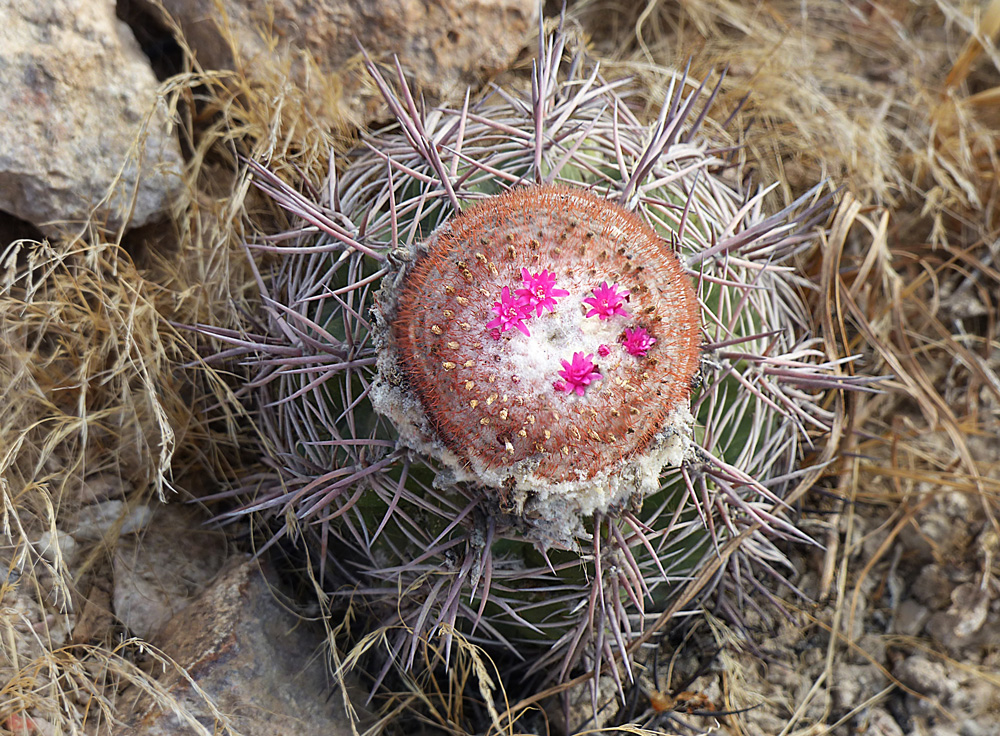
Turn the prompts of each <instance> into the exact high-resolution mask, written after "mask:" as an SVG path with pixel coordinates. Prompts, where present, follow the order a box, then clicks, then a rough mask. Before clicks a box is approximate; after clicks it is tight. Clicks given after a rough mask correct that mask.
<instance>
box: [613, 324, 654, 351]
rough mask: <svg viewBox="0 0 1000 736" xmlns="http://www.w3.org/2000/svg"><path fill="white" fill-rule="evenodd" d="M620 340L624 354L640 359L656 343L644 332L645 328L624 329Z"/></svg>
mask: <svg viewBox="0 0 1000 736" xmlns="http://www.w3.org/2000/svg"><path fill="white" fill-rule="evenodd" d="M620 340H621V343H622V347H623V348H625V352H626V353H628V354H629V355H636V356H638V357H640V358H641V357H644V356H645V355H646V353H648V352H649V349H650V348H651V347H653V343H655V342H656V338H655V337H653V336H652V335H650V334H649V333H648V332H646V328H645V327H635V328H633V327H626V328H625V332H623V333H622V336H621V338H620Z"/></svg>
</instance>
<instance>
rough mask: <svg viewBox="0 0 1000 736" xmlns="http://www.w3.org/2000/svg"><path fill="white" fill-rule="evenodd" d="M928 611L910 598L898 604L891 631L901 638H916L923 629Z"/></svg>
mask: <svg viewBox="0 0 1000 736" xmlns="http://www.w3.org/2000/svg"><path fill="white" fill-rule="evenodd" d="M929 615H930V611H928V610H927V606H924V605H922V604H920V603H918V602H917V601H915V600H913V599H912V598H907V599H906V600H905V601H903V602H902V603H900V604H899V608H898V609H897V610H896V616H895V618H894V619H893V622H892V630H893V631H894V632H895V633H897V634H901V635H902V636H916V635H917V634H919V633H920V631H921V629H923V628H924V623H925V622H926V621H927V617H928V616H929Z"/></svg>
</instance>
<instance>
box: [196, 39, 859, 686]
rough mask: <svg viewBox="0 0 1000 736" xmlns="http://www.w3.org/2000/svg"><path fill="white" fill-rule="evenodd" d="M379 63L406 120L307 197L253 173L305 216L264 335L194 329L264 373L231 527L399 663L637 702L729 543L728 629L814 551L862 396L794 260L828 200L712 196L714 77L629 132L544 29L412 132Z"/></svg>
mask: <svg viewBox="0 0 1000 736" xmlns="http://www.w3.org/2000/svg"><path fill="white" fill-rule="evenodd" d="M369 71H370V73H371V75H372V79H373V80H374V83H375V84H376V85H377V86H378V88H379V89H380V90H381V92H382V95H383V96H384V98H385V101H386V103H387V104H388V107H389V110H390V112H391V114H392V115H393V117H394V124H393V125H392V126H390V127H388V128H386V129H385V130H381V131H377V132H375V133H373V134H371V135H370V136H369V137H367V138H366V139H365V141H364V146H363V147H361V148H360V149H359V150H357V151H356V152H354V154H352V155H351V156H350V157H349V158H348V159H347V160H345V161H341V162H338V165H337V167H335V168H334V167H332V168H331V171H330V179H329V181H328V182H326V183H325V184H324V185H322V186H311V187H307V188H306V192H307V193H305V194H303V193H300V192H298V191H296V189H294V188H293V187H291V186H289V185H287V184H285V183H283V182H281V181H280V180H279V179H278V178H277V177H276V176H274V175H273V174H272V173H270V172H269V171H268V170H267V169H266V168H264V167H262V166H259V165H256V164H253V165H252V166H253V170H254V173H255V177H256V182H257V185H258V186H259V187H260V188H261V189H262V190H263V191H264V192H266V193H268V194H269V195H270V196H272V197H274V198H275V199H276V200H277V201H278V202H280V203H281V204H282V205H283V206H284V207H285V208H286V209H287V210H288V212H289V213H291V214H292V215H294V216H297V217H298V218H301V220H302V221H303V226H302V227H301V229H299V230H297V231H296V235H297V238H298V239H297V240H296V241H294V243H295V247H293V248H288V247H287V246H286V245H284V244H283V243H280V242H278V241H277V239H276V242H275V243H265V244H259V245H257V246H255V247H259V248H264V249H267V250H269V251H272V252H274V253H276V254H277V255H278V256H279V257H280V265H279V267H278V268H277V269H276V270H275V271H274V272H272V273H268V274H262V278H261V283H262V285H263V292H262V301H263V306H264V312H263V316H262V318H261V319H262V323H261V324H260V325H259V326H255V327H253V328H250V327H248V329H247V332H246V333H245V334H239V335H237V334H233V333H230V332H226V331H222V330H211V329H209V328H202V329H203V330H204V331H205V332H211V333H212V334H214V335H216V336H217V337H220V338H223V339H226V340H229V341H231V343H232V344H233V349H232V350H231V351H230V352H228V353H227V354H225V355H224V356H223V357H227V358H228V357H232V356H235V355H240V356H242V357H243V358H244V360H247V361H250V363H251V364H253V365H254V366H255V367H256V375H255V377H254V380H253V382H252V383H251V384H250V385H249V386H248V388H247V395H248V396H250V397H252V399H253V401H254V406H255V409H256V411H257V413H258V415H259V420H260V422H259V423H260V426H261V427H262V430H263V433H264V435H265V442H264V443H262V453H263V455H264V457H265V459H266V462H267V464H268V466H269V467H271V468H274V473H273V475H272V476H270V477H269V478H265V479H264V480H263V481H261V482H259V483H258V493H257V496H256V497H255V498H254V500H253V501H252V502H248V503H247V504H246V506H245V507H244V508H243V509H241V511H240V512H246V511H248V510H252V511H258V512H265V513H271V514H273V516H274V518H275V519H276V520H277V523H278V531H277V534H278V535H279V536H280V535H288V534H292V533H293V532H294V530H297V529H300V528H304V529H307V530H309V529H312V530H314V531H315V539H316V540H317V544H318V545H319V549H320V550H321V552H322V554H321V559H322V565H323V572H325V573H329V574H330V575H331V576H332V577H333V578H334V579H335V580H336V581H338V582H339V584H340V585H339V586H334V588H335V589H334V592H335V593H336V594H337V595H340V596H345V597H348V596H349V597H352V598H354V599H355V600H356V601H363V602H364V603H365V604H366V605H367V606H368V607H369V610H370V611H371V612H372V613H373V615H374V616H376V617H380V618H381V620H382V621H383V622H384V625H385V627H386V628H385V632H386V633H385V637H386V641H387V642H388V644H387V646H388V657H387V661H388V662H390V663H393V662H395V663H398V664H399V666H401V667H404V668H406V667H412V666H414V664H415V662H417V661H418V658H417V653H418V651H419V649H420V647H422V646H424V645H425V643H426V641H427V640H428V637H430V636H432V635H433V634H435V633H436V632H437V633H441V634H442V635H443V637H444V642H443V644H444V650H445V651H450V650H449V642H450V640H451V639H450V637H451V636H452V632H454V631H456V630H458V631H462V632H464V634H465V635H467V636H470V637H473V638H474V639H475V640H476V641H479V642H481V643H483V644H484V645H490V646H493V647H494V654H495V655H496V656H500V655H501V652H504V651H506V652H508V653H509V654H510V655H511V657H512V660H511V662H512V663H511V665H510V666H511V667H512V668H513V667H515V665H514V664H513V662H514V661H515V660H517V661H520V662H522V663H523V665H521V670H520V671H521V672H524V671H525V670H529V671H532V672H538V673H542V674H544V676H545V679H547V680H548V681H563V680H566V679H568V678H569V677H571V676H573V675H575V674H577V673H579V672H583V671H590V672H593V673H602V672H606V673H608V674H610V675H611V676H612V677H614V678H622V679H620V680H619V685H620V687H621V688H622V689H623V690H624V688H625V687H627V684H628V680H629V678H631V677H632V674H631V669H630V667H631V661H632V653H633V651H634V648H635V645H636V643H637V642H638V640H639V639H640V638H641V637H643V636H644V635H645V636H648V635H649V634H650V629H649V627H651V626H653V625H654V622H656V620H657V619H658V617H659V612H660V611H663V610H664V609H665V607H666V606H667V605H669V603H670V602H671V601H672V600H674V597H675V596H676V595H677V594H678V591H679V590H680V589H681V587H682V586H683V584H684V583H685V582H686V581H689V580H692V579H694V578H695V577H697V576H698V574H699V572H700V571H701V570H702V569H703V568H704V566H706V565H709V564H713V563H714V562H716V561H717V560H719V559H721V558H720V557H719V556H718V552H719V550H720V549H722V548H723V545H724V544H725V543H726V542H728V541H730V540H735V539H737V538H740V539H742V542H741V544H740V546H739V547H738V548H736V552H735V553H733V554H732V555H731V556H728V557H726V558H725V560H726V562H725V565H724V566H723V568H722V570H721V571H720V574H719V575H717V576H714V577H713V580H714V583H713V585H712V586H711V587H710V588H709V589H706V590H703V591H702V592H701V594H702V595H705V596H707V595H715V596H717V603H718V607H719V610H720V611H722V612H723V613H725V612H731V613H732V612H734V611H735V610H736V609H735V607H734V606H733V605H732V604H731V603H730V602H729V601H730V598H729V597H728V596H729V594H730V593H735V594H737V595H738V594H739V589H738V588H736V587H733V586H732V585H731V584H730V583H727V581H732V580H740V579H742V580H749V579H754V576H755V575H756V574H757V572H758V571H763V572H764V574H768V575H775V576H778V577H781V576H782V575H783V574H784V573H783V572H782V565H783V564H785V563H784V557H783V556H782V554H781V552H780V550H779V548H778V547H777V546H776V544H775V543H776V542H777V541H779V540H786V541H797V542H806V543H808V542H809V539H808V537H807V536H806V535H805V534H804V533H802V532H801V531H800V530H799V529H798V528H796V526H795V525H794V524H793V523H792V522H791V521H790V520H789V519H788V517H787V514H786V512H787V508H786V506H785V503H784V501H783V496H784V494H785V492H786V490H787V489H788V488H789V486H790V485H791V484H792V483H793V482H794V481H795V479H796V478H797V475H796V474H797V463H798V461H799V460H800V457H801V455H802V452H801V449H802V447H803V446H808V445H811V444H812V443H813V442H814V441H815V440H816V438H817V437H818V436H820V435H821V434H822V433H823V432H825V431H827V430H828V429H829V428H830V426H831V424H832V421H833V415H832V414H831V413H830V412H829V410H828V409H827V408H826V406H825V404H824V397H825V396H826V394H827V392H829V391H832V390H838V389H858V388H866V384H867V381H866V379H863V378H853V377H848V376H845V375H843V374H842V372H841V366H842V365H843V363H844V362H845V361H846V360H849V358H838V357H836V356H833V355H829V354H827V352H826V343H825V342H824V341H823V340H822V339H821V338H820V336H818V335H817V334H816V332H815V331H814V330H815V326H814V324H813V320H812V319H811V315H810V312H809V310H807V309H806V308H805V306H804V304H803V302H802V298H801V294H802V290H803V289H806V288H808V283H807V282H806V281H805V280H804V279H803V278H801V277H800V276H797V275H796V274H795V271H794V267H793V262H792V261H793V256H794V255H795V254H796V253H798V252H799V251H801V250H803V249H805V248H809V247H811V244H812V243H813V242H814V233H815V230H816V228H817V227H818V226H820V225H821V224H822V223H823V222H824V220H825V218H826V216H827V213H828V208H829V205H830V201H831V200H830V195H822V194H821V191H822V187H820V186H818V187H817V188H815V189H814V190H812V191H810V192H808V193H807V194H805V195H804V196H803V197H802V198H801V199H799V200H798V201H796V202H795V203H794V204H792V205H791V206H789V207H787V208H785V209H783V210H781V211H779V212H777V213H774V214H770V215H768V214H765V211H764V210H765V208H764V204H763V200H764V196H765V194H766V192H767V191H768V190H767V189H760V190H754V191H743V190H741V189H738V188H734V186H733V184H732V182H738V181H742V177H740V176H727V177H724V178H723V177H720V176H719V173H720V171H722V170H724V169H725V167H726V166H727V165H728V164H727V162H726V161H724V160H722V159H720V158H719V157H717V156H716V155H715V154H714V153H713V152H712V148H711V147H710V146H709V144H708V143H707V142H706V141H705V140H704V139H703V138H702V137H701V133H700V124H701V122H702V120H703V119H704V117H705V115H706V114H707V103H708V102H710V100H711V94H710V95H708V100H707V101H706V99H705V95H704V94H703V93H704V84H702V85H700V86H699V85H693V84H691V83H690V80H688V79H687V78H686V77H685V76H683V75H676V76H674V77H672V78H670V79H669V80H667V84H668V92H667V101H666V104H665V106H664V108H663V109H662V111H661V112H660V115H659V116H658V117H657V118H656V119H655V120H653V121H652V122H649V121H645V120H642V119H640V118H639V116H638V114H637V113H636V112H634V111H633V107H632V106H631V105H630V102H629V100H628V98H627V96H625V95H624V94H623V92H622V89H623V83H622V82H617V81H612V82H607V81H604V80H603V79H602V78H601V77H600V74H599V72H598V70H597V67H596V65H591V64H589V62H587V60H586V59H585V58H583V57H579V56H578V57H569V56H568V55H567V54H566V53H565V38H564V37H563V36H562V35H561V34H560V33H558V32H557V33H556V34H554V35H551V36H546V35H545V34H542V38H541V41H540V46H539V52H538V59H537V60H536V65H535V70H534V72H533V76H532V84H531V92H530V94H528V95H525V96H523V97H522V96H518V95H517V94H516V93H514V92H511V91H503V92H501V93H500V94H498V95H495V96H493V97H487V98H485V99H483V100H482V101H480V102H479V103H476V104H473V103H471V102H469V101H467V102H466V104H465V105H463V106H461V108H460V109H450V108H440V109H432V110H429V111H426V112H425V111H422V110H421V109H420V108H419V107H418V106H417V105H416V103H415V101H414V99H413V97H412V95H411V93H410V91H409V89H408V87H407V86H406V84H405V81H404V78H405V75H404V73H403V70H402V69H401V68H398V69H397V79H396V80H395V82H394V83H390V82H389V81H387V80H386V79H385V78H384V77H383V75H382V73H381V72H380V71H379V70H378V69H377V68H376V67H375V66H374V65H373V64H369ZM713 94H714V93H713ZM320 192H321V193H323V194H321V195H320V194H316V193H320ZM317 197H318V199H317ZM626 305H627V306H626ZM595 355H596V356H597V358H596V360H595ZM733 615H736V614H735V613H733ZM662 623H663V622H660V624H657V625H662ZM389 666H390V665H389V664H387V665H386V667H387V668H388V667H389ZM512 671H513V670H512ZM385 672H386V670H383V671H382V673H381V674H382V675H384V674H385ZM376 679H377V680H378V679H380V677H377V678H376ZM595 693H596V690H595ZM595 698H596V695H595ZM595 702H596V701H595Z"/></svg>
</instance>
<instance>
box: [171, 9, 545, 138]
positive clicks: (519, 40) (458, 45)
mask: <svg viewBox="0 0 1000 736" xmlns="http://www.w3.org/2000/svg"><path fill="white" fill-rule="evenodd" d="M220 5H221V6H222V7H223V8H224V15H220V13H219V11H218V7H219V6H220ZM163 6H164V8H165V9H166V10H167V11H168V12H169V13H170V14H171V15H172V16H173V17H174V18H175V19H176V20H177V21H178V22H179V23H180V26H181V28H182V29H183V31H184V35H185V38H186V40H187V42H188V43H189V44H190V45H191V47H192V48H193V49H194V50H195V53H196V55H197V58H198V61H199V62H200V63H201V64H202V65H203V66H205V67H207V68H229V67H231V66H232V65H233V58H232V50H231V45H230V44H229V43H227V42H226V40H225V37H224V34H223V33H222V32H220V30H219V29H220V26H223V25H225V26H227V27H228V28H229V29H230V31H231V36H232V42H233V44H232V45H233V46H235V48H236V51H237V53H238V55H239V56H240V57H241V58H242V59H243V60H244V61H245V64H244V65H242V67H241V68H243V69H244V70H245V71H247V72H248V73H250V74H251V75H252V74H254V73H257V72H259V71H260V70H261V69H262V67H263V68H266V65H268V64H270V65H272V66H278V64H277V60H276V59H275V55H274V53H273V52H272V51H271V49H270V48H269V46H268V44H267V42H266V41H265V39H264V38H262V36H261V31H260V29H261V28H268V29H271V31H272V33H273V35H274V37H275V39H276V40H277V41H278V53H279V54H281V55H287V56H290V57H292V58H297V57H298V52H300V51H308V52H310V53H311V54H312V55H313V56H314V57H315V59H316V62H317V63H318V64H319V66H320V72H321V74H320V75H319V77H320V79H316V81H317V82H320V81H322V78H324V77H325V78H329V79H332V80H336V83H335V85H334V86H340V89H341V91H342V92H343V95H344V98H343V100H344V102H346V103H347V104H346V107H347V108H348V109H350V110H351V112H352V113H353V116H354V117H355V118H356V121H357V122H370V121H371V120H372V119H373V117H375V116H377V115H379V114H381V113H380V112H379V110H380V98H377V97H376V96H375V90H374V89H373V88H372V86H371V85H370V83H369V82H368V80H367V79H366V78H365V77H364V76H363V75H361V74H360V66H359V64H358V60H359V58H360V55H359V51H358V43H359V42H360V43H361V45H362V46H363V47H364V48H366V49H367V50H368V51H369V53H370V54H372V55H373V56H374V57H375V58H376V60H377V61H387V62H390V63H391V61H392V58H393V55H396V56H399V58H400V60H401V61H402V63H403V66H404V67H405V68H406V69H407V72H408V73H412V74H413V81H415V82H416V87H417V89H418V90H419V91H420V93H421V94H424V95H427V97H428V98H429V99H431V100H442V99H458V98H460V97H461V95H463V94H464V92H465V88H466V87H468V86H475V85H477V84H480V83H481V82H482V81H483V79H485V78H487V77H489V76H490V75H492V74H496V73H497V72H500V71H502V70H504V69H506V68H507V67H508V66H509V65H510V64H511V63H512V62H513V61H514V59H515V57H516V55H517V53H518V52H519V51H520V49H521V46H522V44H523V42H524V39H525V37H526V36H528V35H530V33H531V31H532V30H533V26H534V23H535V19H536V18H537V15H536V11H537V2H536V0H438V1H437V2H432V3H429V2H425V0H315V2H308V3H305V2H302V1H301V0H222V2H221V3H220V2H218V0H164V2H163ZM297 71H298V72H301V71H302V69H301V66H299V68H298V69H297ZM297 76H298V78H299V81H300V82H302V81H303V80H304V79H305V76H306V75H304V74H301V73H300V74H298V75H297ZM312 76H313V78H314V79H315V78H316V77H317V75H315V73H313V75H312Z"/></svg>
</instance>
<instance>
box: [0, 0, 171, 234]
mask: <svg viewBox="0 0 1000 736" xmlns="http://www.w3.org/2000/svg"><path fill="white" fill-rule="evenodd" d="M0 17H2V18H3V21H4V22H3V24H2V25H0V79H3V80H4V81H3V84H2V85H0V110H3V115H2V116H0V140H3V145H2V146H0V210H3V211H5V212H8V213H10V214H12V215H15V216H16V217H18V218H20V219H22V220H26V221H28V222H31V223H33V224H35V225H37V226H38V227H39V228H40V229H41V230H42V232H44V233H45V234H47V235H54V234H57V233H58V232H59V231H60V229H61V228H60V226H59V225H58V224H56V223H54V222H53V221H60V220H62V221H66V224H65V225H63V226H62V229H65V228H66V227H71V228H75V227H76V224H77V223H79V222H81V221H84V220H86V219H87V218H88V217H89V216H90V213H91V210H92V209H93V208H95V207H98V205H100V203H101V201H102V199H103V198H104V197H105V195H106V193H107V191H108V189H109V187H110V186H111V185H112V183H113V182H114V181H115V178H116V177H117V175H118V173H119V170H120V169H121V167H122V166H123V165H124V166H125V168H124V171H123V172H122V178H121V182H120V184H119V185H118V186H116V187H115V196H113V197H112V198H111V200H110V201H109V202H107V203H105V204H103V205H101V206H100V207H99V208H98V215H99V216H100V217H102V218H103V217H107V218H108V224H109V225H111V226H118V225H120V224H121V223H122V222H125V221H127V222H128V223H129V225H130V226H134V225H140V224H142V223H145V222H148V221H150V220H151V219H153V218H155V217H157V216H158V215H159V214H160V213H161V212H164V211H165V210H166V209H167V207H168V206H169V204H170V202H171V201H172V199H173V197H174V196H175V195H176V194H177V193H178V192H179V190H180V186H181V183H182V182H181V178H180V175H179V172H180V170H181V165H182V161H181V154H180V146H179V144H178V142H177V139H176V138H175V137H173V136H172V135H171V134H170V132H169V126H168V124H167V118H166V114H165V111H164V110H162V109H157V110H156V112H155V114H153V115H152V117H151V119H150V120H149V125H148V127H147V128H146V130H145V136H144V138H143V139H142V145H141V146H140V147H139V148H140V153H139V155H137V154H136V152H135V151H134V150H133V145H134V144H135V141H136V138H137V136H139V135H140V132H141V131H142V130H143V126H144V123H145V122H146V117H147V114H148V113H149V112H150V111H151V110H152V109H153V108H154V105H155V104H156V87H157V81H156V78H155V77H154V76H153V72H152V71H151V70H150V68H149V63H148V60H147V59H146V57H145V56H144V55H143V53H142V51H141V50H140V48H139V46H138V44H137V43H136V42H135V39H134V38H133V36H132V32H131V31H130V30H129V29H128V27H127V26H126V25H125V24H124V23H121V22H120V21H118V20H117V19H116V17H115V3H114V0H47V2H44V3H38V2H35V1H34V0H0ZM137 178H138V188H136V179H137ZM133 193H135V195H136V197H135V204H134V210H132V211H131V213H129V209H130V207H131V206H132V204H131V199H132V195H133ZM47 223H49V224H47Z"/></svg>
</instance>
